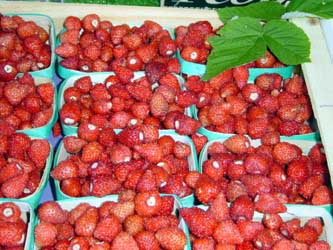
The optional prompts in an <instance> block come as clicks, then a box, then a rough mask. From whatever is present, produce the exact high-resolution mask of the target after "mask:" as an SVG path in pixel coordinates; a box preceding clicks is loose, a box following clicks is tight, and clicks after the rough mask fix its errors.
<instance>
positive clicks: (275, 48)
mask: <svg viewBox="0 0 333 250" xmlns="http://www.w3.org/2000/svg"><path fill="white" fill-rule="evenodd" d="M263 38H264V39H265V42H266V43H267V45H268V47H269V48H270V50H271V51H272V52H273V54H274V55H275V56H276V57H277V58H278V59H279V60H280V61H281V62H283V63H284V64H288V65H296V64H301V63H304V62H310V41H309V38H308V37H307V35H306V34H305V32H304V31H303V30H302V29H301V28H299V27H297V26H296V25H295V24H293V23H289V22H288V21H285V20H272V21H269V22H268V23H267V24H266V25H265V26H264V32H263Z"/></svg>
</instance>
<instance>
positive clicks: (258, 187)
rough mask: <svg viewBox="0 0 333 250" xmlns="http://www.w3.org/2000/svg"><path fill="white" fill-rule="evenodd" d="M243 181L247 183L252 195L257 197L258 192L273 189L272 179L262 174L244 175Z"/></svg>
mask: <svg viewBox="0 0 333 250" xmlns="http://www.w3.org/2000/svg"><path fill="white" fill-rule="evenodd" d="M241 182H242V183H243V184H244V185H245V187H246V189H247V192H248V195H249V196H250V197H255V195H256V194H262V193H269V192H271V191H272V189H273V183H272V181H271V180H270V179H269V178H267V177H265V176H261V175H249V174H247V175H244V176H243V177H242V178H241Z"/></svg>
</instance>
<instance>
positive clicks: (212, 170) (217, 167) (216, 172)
mask: <svg viewBox="0 0 333 250" xmlns="http://www.w3.org/2000/svg"><path fill="white" fill-rule="evenodd" d="M202 170H203V173H204V174H205V175H207V176H208V177H210V178H211V179H213V180H214V181H219V180H220V179H221V178H222V177H223V176H225V175H226V171H227V169H226V165H224V164H223V162H222V161H221V160H219V158H215V157H214V158H213V157H212V158H211V159H208V160H206V161H205V162H204V163H203V166H202Z"/></svg>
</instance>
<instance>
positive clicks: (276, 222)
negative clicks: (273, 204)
mask: <svg viewBox="0 0 333 250" xmlns="http://www.w3.org/2000/svg"><path fill="white" fill-rule="evenodd" d="M282 222H283V221H282V218H281V216H280V215H279V214H265V215H264V217H263V219H262V223H263V224H264V226H265V227H266V228H268V229H272V230H278V229H279V228H280V226H281V224H282Z"/></svg>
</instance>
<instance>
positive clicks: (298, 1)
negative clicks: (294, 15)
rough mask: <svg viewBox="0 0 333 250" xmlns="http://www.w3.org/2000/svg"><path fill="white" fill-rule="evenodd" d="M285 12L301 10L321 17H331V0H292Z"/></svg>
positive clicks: (332, 10) (332, 0) (332, 12)
mask: <svg viewBox="0 0 333 250" xmlns="http://www.w3.org/2000/svg"><path fill="white" fill-rule="evenodd" d="M287 12H303V13H309V14H313V15H316V16H319V17H322V18H333V0H292V1H290V3H289V4H288V6H287Z"/></svg>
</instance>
